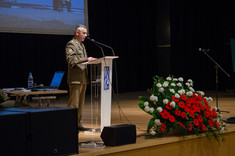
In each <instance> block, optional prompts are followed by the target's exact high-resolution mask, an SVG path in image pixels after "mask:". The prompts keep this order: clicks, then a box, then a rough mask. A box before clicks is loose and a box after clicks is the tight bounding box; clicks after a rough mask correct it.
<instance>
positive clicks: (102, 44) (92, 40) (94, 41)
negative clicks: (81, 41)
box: [86, 36, 115, 56]
mask: <svg viewBox="0 0 235 156" xmlns="http://www.w3.org/2000/svg"><path fill="white" fill-rule="evenodd" d="M86 38H87V39H88V40H90V41H91V42H93V43H94V44H95V43H96V45H97V44H99V45H101V46H104V47H107V48H109V49H111V51H112V54H113V56H115V53H114V50H113V48H112V47H110V46H108V45H106V44H104V43H101V42H98V41H96V40H94V39H92V38H90V37H89V36H87V37H86Z"/></svg>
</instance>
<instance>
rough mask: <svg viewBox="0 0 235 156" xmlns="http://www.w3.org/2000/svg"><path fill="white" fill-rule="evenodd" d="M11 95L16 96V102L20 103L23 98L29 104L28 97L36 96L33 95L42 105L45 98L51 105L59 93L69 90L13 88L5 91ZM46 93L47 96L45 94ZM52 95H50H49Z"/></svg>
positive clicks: (65, 92)
mask: <svg viewBox="0 0 235 156" xmlns="http://www.w3.org/2000/svg"><path fill="white" fill-rule="evenodd" d="M5 92H6V93H7V94H9V95H10V96H15V97H16V103H19V102H20V101H21V100H23V103H24V104H27V97H28V96H34V97H32V99H33V100H38V101H39V105H42V101H43V100H47V101H48V103H47V105H48V106H49V104H50V100H52V99H56V96H55V95H57V94H67V93H68V91H67V90H45V91H44V90H42V91H30V90H27V91H25V90H12V91H5ZM45 95H46V96H45ZM49 95H50V96H49Z"/></svg>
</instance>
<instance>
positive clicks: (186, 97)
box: [138, 76, 225, 142]
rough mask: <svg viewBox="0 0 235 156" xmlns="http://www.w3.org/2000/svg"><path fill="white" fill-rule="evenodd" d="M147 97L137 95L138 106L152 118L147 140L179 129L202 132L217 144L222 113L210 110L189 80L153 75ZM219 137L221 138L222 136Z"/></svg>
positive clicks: (220, 129)
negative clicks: (211, 137)
mask: <svg viewBox="0 0 235 156" xmlns="http://www.w3.org/2000/svg"><path fill="white" fill-rule="evenodd" d="M153 79H154V83H153V88H152V89H150V90H149V92H150V93H151V96H150V97H149V98H146V97H143V96H140V97H139V99H140V103H139V104H138V105H139V107H140V108H141V109H142V110H143V111H145V112H146V113H148V114H150V115H152V119H150V121H149V123H148V127H147V132H148V133H149V134H150V135H149V136H150V137H157V136H162V135H164V134H166V133H168V132H169V131H170V130H174V129H176V128H179V127H181V128H183V129H184V134H189V133H195V134H197V135H198V134H199V133H202V132H204V133H205V134H206V136H207V137H208V139H210V136H211V135H210V134H212V135H213V136H214V137H215V139H216V140H217V141H218V142H220V138H221V137H222V135H223V133H222V132H221V131H222V130H223V129H224V128H225V123H224V122H223V121H222V120H221V118H222V114H220V113H217V112H216V108H215V109H212V108H211V107H210V106H209V104H208V102H211V101H212V98H211V97H205V93H204V92H202V91H195V90H194V88H193V81H192V80H191V79H189V80H187V82H184V79H183V78H182V77H180V78H174V76H168V77H167V78H166V79H164V78H162V77H159V76H154V77H153ZM222 138H223V137H222Z"/></svg>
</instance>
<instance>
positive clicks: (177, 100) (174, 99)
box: [172, 96, 180, 102]
mask: <svg viewBox="0 0 235 156" xmlns="http://www.w3.org/2000/svg"><path fill="white" fill-rule="evenodd" d="M172 100H173V101H175V102H179V100H180V99H178V98H176V97H175V96H172Z"/></svg>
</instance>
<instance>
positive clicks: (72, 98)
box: [68, 84, 87, 127]
mask: <svg viewBox="0 0 235 156" xmlns="http://www.w3.org/2000/svg"><path fill="white" fill-rule="evenodd" d="M86 87H87V84H70V85H69V102H68V107H72V108H77V109H78V127H83V126H82V124H81V119H82V112H83V108H84V103H85V94H86Z"/></svg>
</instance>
